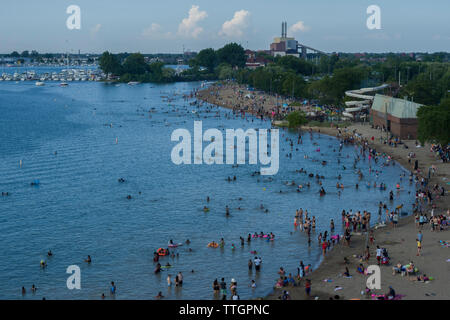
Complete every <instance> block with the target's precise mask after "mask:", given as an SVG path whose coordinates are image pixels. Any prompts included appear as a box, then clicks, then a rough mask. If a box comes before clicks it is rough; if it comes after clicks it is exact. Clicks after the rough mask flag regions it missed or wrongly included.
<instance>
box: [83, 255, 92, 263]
mask: <svg viewBox="0 0 450 320" xmlns="http://www.w3.org/2000/svg"><path fill="white" fill-rule="evenodd" d="M84 262H87V263H91V262H92V259H91V256H90V255H88V256H87V259H86V260H84Z"/></svg>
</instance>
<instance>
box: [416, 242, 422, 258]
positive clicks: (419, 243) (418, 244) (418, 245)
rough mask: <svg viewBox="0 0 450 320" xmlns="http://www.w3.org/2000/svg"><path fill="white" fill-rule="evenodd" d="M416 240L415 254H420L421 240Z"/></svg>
mask: <svg viewBox="0 0 450 320" xmlns="http://www.w3.org/2000/svg"><path fill="white" fill-rule="evenodd" d="M416 241H417V256H420V252H421V251H422V241H420V240H419V239H416Z"/></svg>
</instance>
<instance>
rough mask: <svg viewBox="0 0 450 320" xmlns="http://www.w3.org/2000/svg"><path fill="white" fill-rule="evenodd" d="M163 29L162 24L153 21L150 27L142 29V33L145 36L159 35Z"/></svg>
mask: <svg viewBox="0 0 450 320" xmlns="http://www.w3.org/2000/svg"><path fill="white" fill-rule="evenodd" d="M160 31H161V26H160V25H159V24H157V23H152V25H151V26H150V27H148V28H145V29H144V30H142V35H143V36H144V37H153V36H155V35H158V34H159V33H160Z"/></svg>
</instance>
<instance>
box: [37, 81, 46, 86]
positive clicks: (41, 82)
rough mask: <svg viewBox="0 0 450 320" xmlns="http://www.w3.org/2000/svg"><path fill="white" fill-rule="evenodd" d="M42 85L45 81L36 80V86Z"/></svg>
mask: <svg viewBox="0 0 450 320" xmlns="http://www.w3.org/2000/svg"><path fill="white" fill-rule="evenodd" d="M44 85H45V83H44V82H43V81H36V86H37V87H42V86H44Z"/></svg>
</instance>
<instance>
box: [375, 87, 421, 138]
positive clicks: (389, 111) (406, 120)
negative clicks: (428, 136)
mask: <svg viewBox="0 0 450 320" xmlns="http://www.w3.org/2000/svg"><path fill="white" fill-rule="evenodd" d="M420 106H421V104H418V103H414V102H412V101H408V100H404V99H397V98H392V97H389V96H384V95H381V94H376V95H375V99H374V100H373V103H372V108H371V110H370V115H371V118H372V123H373V124H374V125H375V126H380V127H385V128H387V130H388V131H389V132H391V133H392V134H393V135H394V136H397V137H400V138H401V139H416V138H417V110H418V109H419V107H420Z"/></svg>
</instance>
